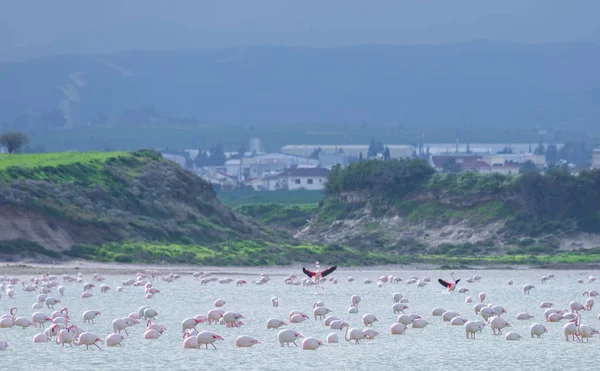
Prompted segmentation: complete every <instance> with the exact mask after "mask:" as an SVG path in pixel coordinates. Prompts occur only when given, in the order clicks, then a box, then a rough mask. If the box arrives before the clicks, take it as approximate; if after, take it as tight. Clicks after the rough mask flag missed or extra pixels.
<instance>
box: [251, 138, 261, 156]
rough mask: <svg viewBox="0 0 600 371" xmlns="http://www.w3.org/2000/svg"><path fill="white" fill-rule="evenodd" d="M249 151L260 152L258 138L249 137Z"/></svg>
mask: <svg viewBox="0 0 600 371" xmlns="http://www.w3.org/2000/svg"><path fill="white" fill-rule="evenodd" d="M250 153H260V139H258V138H250Z"/></svg>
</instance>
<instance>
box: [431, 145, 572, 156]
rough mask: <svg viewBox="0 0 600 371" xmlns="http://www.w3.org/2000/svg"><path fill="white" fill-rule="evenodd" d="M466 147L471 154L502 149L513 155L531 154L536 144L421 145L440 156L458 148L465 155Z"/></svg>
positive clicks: (557, 147) (490, 152)
mask: <svg viewBox="0 0 600 371" xmlns="http://www.w3.org/2000/svg"><path fill="white" fill-rule="evenodd" d="M554 145H555V146H556V149H557V150H559V149H561V148H562V147H563V146H564V144H563V143H554ZM467 146H468V147H469V151H471V153H473V154H478V155H484V154H497V153H498V152H500V151H502V150H503V149H504V147H509V148H510V149H512V152H513V154H526V153H530V151H529V148H530V147H531V152H533V151H534V150H535V148H536V147H537V146H538V143H458V144H457V143H425V144H424V145H423V150H424V151H427V150H429V153H430V154H431V155H441V154H452V153H456V152H457V150H456V149H457V147H458V153H466V152H467ZM546 147H548V144H547V143H546V144H544V148H546Z"/></svg>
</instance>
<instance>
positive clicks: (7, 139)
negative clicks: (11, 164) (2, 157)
mask: <svg viewBox="0 0 600 371" xmlns="http://www.w3.org/2000/svg"><path fill="white" fill-rule="evenodd" d="M28 142H29V139H28V138H27V136H25V134H23V133H19V132H8V133H4V134H2V135H0V146H4V147H6V150H7V151H8V153H15V152H17V151H19V150H20V149H21V147H23V146H24V145H25V144H27V143H28Z"/></svg>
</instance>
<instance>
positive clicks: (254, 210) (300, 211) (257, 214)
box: [235, 203, 318, 231]
mask: <svg viewBox="0 0 600 371" xmlns="http://www.w3.org/2000/svg"><path fill="white" fill-rule="evenodd" d="M317 207H318V205H317V204H299V205H282V204H275V203H271V204H255V205H243V206H240V207H238V208H236V209H235V210H236V211H237V212H239V213H241V214H244V215H246V216H249V217H251V218H253V219H254V220H259V221H260V222H261V223H263V224H267V225H270V226H274V227H277V228H283V229H286V230H289V231H296V230H298V229H300V228H302V227H303V226H305V225H307V223H308V221H309V220H310V218H311V216H312V213H313V212H314V211H316V209H317Z"/></svg>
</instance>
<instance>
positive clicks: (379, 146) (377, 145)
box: [367, 139, 385, 158]
mask: <svg viewBox="0 0 600 371" xmlns="http://www.w3.org/2000/svg"><path fill="white" fill-rule="evenodd" d="M384 151H385V147H384V145H383V143H382V142H380V141H378V140H375V139H371V144H369V150H368V151H367V158H374V157H377V154H378V153H382V154H383V153H384Z"/></svg>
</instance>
